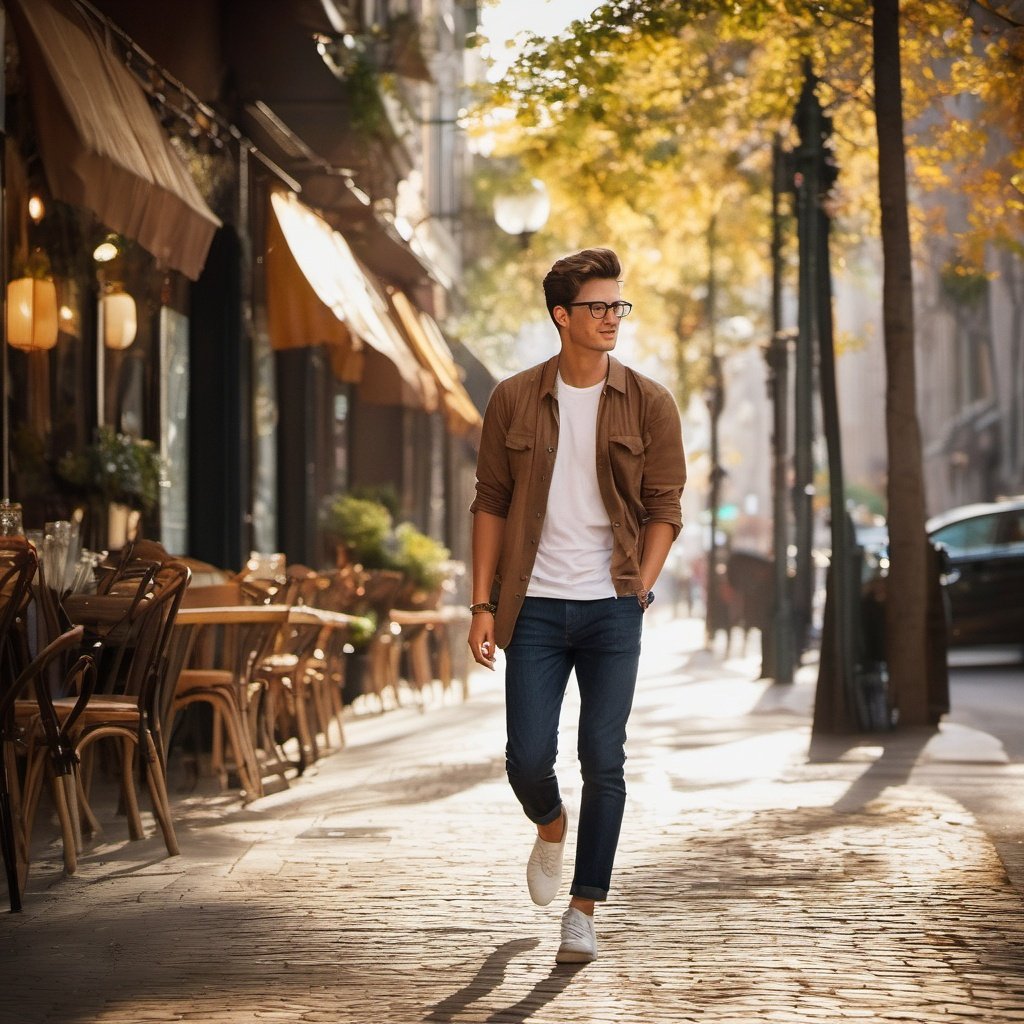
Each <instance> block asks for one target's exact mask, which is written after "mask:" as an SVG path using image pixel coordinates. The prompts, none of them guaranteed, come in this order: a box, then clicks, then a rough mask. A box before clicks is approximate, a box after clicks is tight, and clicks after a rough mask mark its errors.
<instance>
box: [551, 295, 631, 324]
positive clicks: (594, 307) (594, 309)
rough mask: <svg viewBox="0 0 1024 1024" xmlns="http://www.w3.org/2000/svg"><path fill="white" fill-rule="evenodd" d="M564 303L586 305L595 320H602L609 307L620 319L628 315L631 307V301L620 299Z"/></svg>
mask: <svg viewBox="0 0 1024 1024" xmlns="http://www.w3.org/2000/svg"><path fill="white" fill-rule="evenodd" d="M566 305H568V306H586V307H587V309H589V310H590V315H591V316H592V317H593V318H594V319H595V320H603V319H604V318H605V315H606V314H607V313H608V310H609V309H610V310H611V311H612V312H613V313H614V314H615V315H616V316H617V317H618V318H619V319H620V320H621V319H622V318H623V317H624V316H629V311H630V310H631V309H632V308H633V303H632V302H622V301H621V300H620V301H619V302H569V303H566Z"/></svg>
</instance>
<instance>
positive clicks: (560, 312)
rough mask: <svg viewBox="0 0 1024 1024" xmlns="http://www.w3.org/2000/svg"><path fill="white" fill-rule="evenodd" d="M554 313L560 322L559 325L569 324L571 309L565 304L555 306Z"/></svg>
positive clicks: (565, 325) (557, 321) (566, 325)
mask: <svg viewBox="0 0 1024 1024" xmlns="http://www.w3.org/2000/svg"><path fill="white" fill-rule="evenodd" d="M552 315H553V316H554V318H555V323H556V324H558V326H559V327H568V326H569V311H568V310H567V309H566V308H565V306H555V308H554V309H553V310H552Z"/></svg>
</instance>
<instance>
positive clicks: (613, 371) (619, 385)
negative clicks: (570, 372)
mask: <svg viewBox="0 0 1024 1024" xmlns="http://www.w3.org/2000/svg"><path fill="white" fill-rule="evenodd" d="M557 377H558V356H552V357H551V358H550V359H549V360H548V361H547V362H546V363H544V364H543V365H542V366H541V371H540V393H541V394H542V395H551V397H552V398H555V397H556V389H555V381H556V379H557ZM608 386H609V387H610V388H615V390H616V391H619V392H623V393H624V392H625V390H626V368H625V366H623V365H622V363H620V362H619V361H618V359H616V358H615V357H614V356H609V357H608Z"/></svg>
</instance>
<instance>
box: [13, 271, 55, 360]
mask: <svg viewBox="0 0 1024 1024" xmlns="http://www.w3.org/2000/svg"><path fill="white" fill-rule="evenodd" d="M57 331H58V321H57V286H56V285H55V284H54V283H53V281H52V280H50V279H49V278H38V277H19V278H17V279H16V280H14V281H11V282H9V283H8V285H7V342H8V344H10V345H11V346H13V347H14V348H20V349H21V350H22V351H24V352H45V351H46V350H47V349H51V348H53V347H54V345H56V344H57Z"/></svg>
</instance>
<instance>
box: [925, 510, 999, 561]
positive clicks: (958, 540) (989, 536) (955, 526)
mask: <svg viewBox="0 0 1024 1024" xmlns="http://www.w3.org/2000/svg"><path fill="white" fill-rule="evenodd" d="M997 519H998V516H996V515H989V516H975V517H974V518H973V519H964V520H961V521H960V522H959V523H950V524H949V526H944V527H942V529H941V530H936V531H935V533H933V534H932V540H933V541H936V542H938V543H939V544H945V545H946V547H947V548H948V549H949V553H950V554H951V555H963V554H967V553H969V552H971V551H977V550H979V549H982V548H990V547H992V546H993V545H994V544H995V542H996V525H997Z"/></svg>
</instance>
